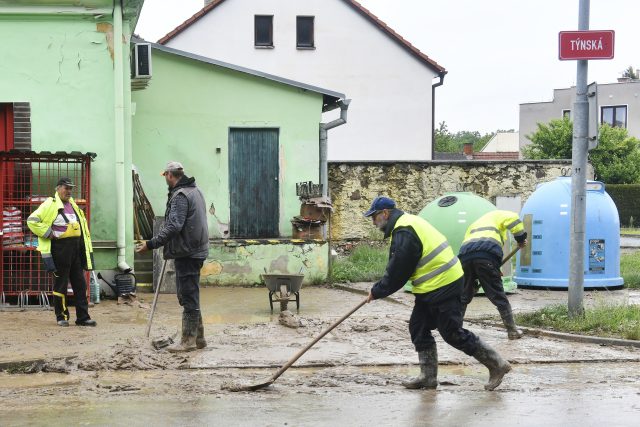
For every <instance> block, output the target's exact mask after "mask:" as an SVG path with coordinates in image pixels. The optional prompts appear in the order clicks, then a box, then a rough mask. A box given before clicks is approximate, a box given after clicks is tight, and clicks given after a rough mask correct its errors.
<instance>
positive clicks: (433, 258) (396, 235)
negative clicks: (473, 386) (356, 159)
mask: <svg viewBox="0 0 640 427" xmlns="http://www.w3.org/2000/svg"><path fill="white" fill-rule="evenodd" d="M364 216H365V217H370V218H371V219H372V221H373V224H374V225H375V226H376V227H378V229H380V230H381V231H383V232H384V237H385V238H387V237H391V248H390V250H389V262H388V263H387V267H386V271H385V273H384V276H383V277H382V279H380V280H379V281H378V282H376V283H375V284H374V285H373V287H372V288H371V291H370V292H369V298H368V301H369V302H370V301H372V300H374V299H379V298H384V297H387V296H389V295H391V294H392V293H394V292H396V291H397V290H398V289H400V288H402V287H403V285H404V284H405V283H406V282H407V280H411V281H412V285H413V290H412V292H413V294H414V295H415V303H414V306H413V312H412V313H411V318H410V320H409V333H410V334H411V341H412V342H413V345H414V346H415V349H416V351H417V352H418V360H419V362H420V375H419V376H418V377H417V378H414V379H412V380H410V381H407V382H404V383H403V385H404V386H405V387H406V388H410V389H419V388H428V389H435V388H436V387H437V386H438V352H437V349H436V342H435V340H434V338H433V335H432V334H431V331H432V330H433V329H438V332H440V335H441V336H442V338H443V339H444V340H445V342H447V344H449V345H451V346H453V347H455V348H456V349H458V350H460V351H462V352H464V353H466V354H468V355H469V356H472V357H474V358H475V359H476V360H478V361H479V362H480V363H482V364H483V365H484V366H486V367H487V368H488V369H489V382H488V383H487V384H485V386H484V388H485V389H486V390H493V389H495V388H496V387H498V386H499V385H500V383H501V382H502V378H503V377H504V375H505V374H506V373H507V372H509V371H510V370H511V365H509V362H507V361H506V360H504V359H503V358H502V357H501V356H500V355H499V354H498V353H497V352H496V351H495V350H494V349H493V348H491V347H489V345H487V343H485V342H484V341H482V340H481V339H480V338H479V337H478V336H476V335H475V334H474V333H473V332H471V331H468V330H466V329H464V328H463V327H462V303H461V299H460V297H461V295H462V290H463V277H462V276H463V273H462V266H461V265H460V261H459V260H458V258H457V257H456V256H455V255H454V253H453V250H452V249H451V247H450V246H449V243H448V242H447V239H446V238H445V237H444V236H443V235H442V234H440V232H438V231H437V230H436V229H435V228H434V227H433V226H431V224H429V223H428V222H427V221H425V220H424V219H422V218H420V217H418V216H415V215H410V214H408V213H405V212H403V211H401V210H400V209H397V208H396V203H395V202H394V201H393V200H392V199H390V198H388V197H383V196H381V197H376V198H375V199H374V200H373V203H372V204H371V208H370V209H369V210H368V211H367V212H365V213H364Z"/></svg>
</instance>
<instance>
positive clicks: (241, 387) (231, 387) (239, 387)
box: [220, 378, 275, 392]
mask: <svg viewBox="0 0 640 427" xmlns="http://www.w3.org/2000/svg"><path fill="white" fill-rule="evenodd" d="M274 381H275V380H274V379H273V378H269V379H268V380H266V381H263V382H261V383H258V384H238V383H231V382H224V383H222V385H221V386H220V388H221V389H222V390H228V391H233V392H236V391H256V390H260V389H263V388H266V387H269V386H270V385H271V384H273V383H274Z"/></svg>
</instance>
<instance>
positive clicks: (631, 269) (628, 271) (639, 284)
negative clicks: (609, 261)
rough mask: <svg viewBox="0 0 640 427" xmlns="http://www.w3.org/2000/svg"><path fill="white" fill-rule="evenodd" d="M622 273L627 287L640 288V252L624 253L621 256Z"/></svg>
mask: <svg viewBox="0 0 640 427" xmlns="http://www.w3.org/2000/svg"><path fill="white" fill-rule="evenodd" d="M620 274H621V275H622V278H623V279H624V286H625V288H635V289H638V288H640V252H634V253H631V254H623V255H622V256H621V257H620Z"/></svg>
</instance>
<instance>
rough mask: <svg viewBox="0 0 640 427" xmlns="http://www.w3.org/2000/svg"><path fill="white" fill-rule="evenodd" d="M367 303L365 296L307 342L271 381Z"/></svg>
mask: <svg viewBox="0 0 640 427" xmlns="http://www.w3.org/2000/svg"><path fill="white" fill-rule="evenodd" d="M366 303H367V299H366V298H365V299H364V301H362V302H361V303H359V304H358V305H356V306H355V307H353V308H352V309H351V310H350V311H349V312H348V313H347V314H345V315H344V316H342V317H341V318H340V319H338V320H336V321H335V322H333V324H331V325H330V326H329V327H327V329H325V330H324V331H322V332H321V333H320V335H318V336H317V337H316V338H315V339H314V340H313V341H311V342H310V343H309V344H307V346H306V347H305V348H303V349H302V350H300V351H299V352H297V353H296V354H295V356H293V357H292V358H291V359H290V360H289V361H288V362H287V363H285V364H284V366H282V368H280V369H278V371H277V372H276V373H275V374H273V376H272V377H271V381H275V380H276V379H277V378H278V377H279V376H280V375H282V374H283V373H284V371H286V370H287V369H289V368H290V367H291V365H293V364H294V363H295V362H296V360H298V359H299V358H300V357H301V356H302V355H303V354H305V353H306V352H307V350H309V349H310V348H311V347H313V345H314V344H315V343H317V342H318V341H320V340H321V339H322V338H323V337H324V336H325V335H327V334H328V333H329V332H331V331H332V330H333V329H334V328H335V327H336V326H338V325H339V324H340V323H342V322H344V321H345V319H346V318H347V317H349V316H351V315H352V314H353V313H355V312H356V311H357V310H358V309H359V308H360V307H362V306H363V305H365V304H366Z"/></svg>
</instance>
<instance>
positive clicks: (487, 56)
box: [136, 0, 640, 133]
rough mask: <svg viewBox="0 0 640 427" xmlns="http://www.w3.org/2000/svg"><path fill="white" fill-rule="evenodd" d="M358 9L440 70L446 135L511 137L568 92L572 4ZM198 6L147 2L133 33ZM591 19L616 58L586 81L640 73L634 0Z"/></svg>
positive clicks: (411, 4) (508, 0) (395, 2)
mask: <svg viewBox="0 0 640 427" xmlns="http://www.w3.org/2000/svg"><path fill="white" fill-rule="evenodd" d="M230 1H233V0H230ZM265 1H266V0H265ZM298 1H304V0H298ZM360 3H362V4H363V5H364V6H365V7H367V8H368V9H369V10H371V11H372V12H373V13H374V14H375V15H377V16H378V17H379V18H380V19H382V20H383V21H384V22H386V23H387V24H388V25H389V26H390V27H391V28H393V29H394V30H395V31H396V32H398V33H399V34H400V35H402V36H403V37H404V38H405V39H407V40H409V41H410V42H411V43H412V44H413V45H415V46H416V47H418V48H419V49H420V50H421V51H422V52H424V53H425V54H426V55H428V56H429V57H431V58H432V59H434V60H435V61H436V62H438V63H439V64H440V65H442V66H443V67H445V68H446V69H447V71H448V72H449V73H448V74H447V76H446V77H445V83H444V85H443V86H441V87H439V88H438V89H437V90H436V122H438V123H439V122H441V121H445V122H446V123H447V125H448V127H449V129H450V130H451V131H459V130H478V131H480V132H483V133H485V132H493V131H495V130H496V129H515V130H517V129H518V106H519V104H521V103H524V102H537V101H550V100H551V98H552V96H553V89H554V88H562V87H569V86H572V85H574V84H575V79H576V63H575V61H559V60H558V32H559V31H569V30H577V28H578V0H483V1H480V0H437V1H436V0H360ZM203 5H204V1H203V0H179V1H178V0H172V1H169V0H145V2H144V7H143V9H142V15H141V17H140V20H139V22H138V26H137V28H136V33H137V34H138V35H140V36H141V37H143V38H145V39H147V40H150V41H157V40H158V39H159V38H160V37H162V36H164V35H165V34H166V33H168V32H169V31H171V30H172V29H173V28H175V27H176V26H177V25H179V24H180V23H182V22H183V21H184V20H185V19H187V18H189V17H190V16H191V15H193V14H194V13H196V12H197V11H198V10H200V8H202V6H203ZM590 16H591V17H590V29H592V30H615V32H616V33H615V37H616V40H615V57H614V59H612V60H600V61H590V62H589V81H590V82H591V81H597V82H598V83H611V82H615V81H616V79H617V78H618V77H619V76H620V74H621V73H622V71H623V70H624V69H626V68H627V67H628V66H630V65H632V66H633V67H634V68H640V49H638V38H639V36H638V35H639V30H638V28H639V25H638V18H640V1H639V0H591V15H590ZM347 95H348V94H347Z"/></svg>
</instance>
